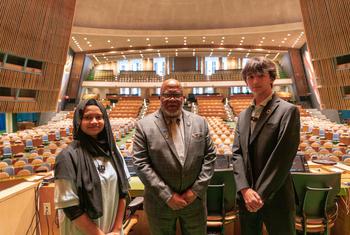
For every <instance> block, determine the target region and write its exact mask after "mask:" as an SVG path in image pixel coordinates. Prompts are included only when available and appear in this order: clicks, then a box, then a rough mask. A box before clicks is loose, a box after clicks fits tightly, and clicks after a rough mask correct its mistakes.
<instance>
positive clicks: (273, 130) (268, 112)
mask: <svg viewBox="0 0 350 235" xmlns="http://www.w3.org/2000/svg"><path fill="white" fill-rule="evenodd" d="M252 110H253V108H252V107H249V108H248V109H246V110H245V111H243V112H242V113H241V114H240V116H239V119H238V124H237V127H236V133H235V140H234V144H233V165H234V176H235V180H236V184H237V192H239V191H240V190H241V189H243V188H246V187H250V188H253V189H254V190H255V191H257V192H258V193H259V195H260V196H261V197H262V199H263V201H264V202H265V204H266V202H269V201H270V202H271V203H281V206H282V207H285V208H286V209H287V208H288V209H293V207H294V192H293V185H292V181H291V177H290V173H289V170H290V168H291V166H292V163H293V159H294V157H295V155H296V152H297V149H298V145H299V139H300V117H299V111H298V108H297V107H296V106H295V105H293V104H290V103H288V102H286V101H284V100H282V99H280V98H278V97H277V96H276V95H273V97H272V100H271V101H270V102H269V103H268V104H267V105H266V106H265V108H264V110H263V112H262V113H261V116H260V118H259V120H258V122H257V123H256V126H255V128H254V131H253V133H252V134H251V135H250V126H251V125H250V117H251V113H252ZM278 194H279V195H278ZM277 198H278V200H280V199H281V198H282V200H280V202H277ZM274 199H275V200H274ZM272 201H274V202H272Z"/></svg>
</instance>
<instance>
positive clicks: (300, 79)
mask: <svg viewBox="0 0 350 235" xmlns="http://www.w3.org/2000/svg"><path fill="white" fill-rule="evenodd" d="M288 52H289V56H290V60H291V64H292V68H293V74H294V83H295V86H296V89H297V91H298V95H299V96H307V95H308V93H309V89H308V85H307V81H306V76H305V71H304V67H303V62H302V59H301V55H300V51H299V50H298V49H290V50H289V51H288Z"/></svg>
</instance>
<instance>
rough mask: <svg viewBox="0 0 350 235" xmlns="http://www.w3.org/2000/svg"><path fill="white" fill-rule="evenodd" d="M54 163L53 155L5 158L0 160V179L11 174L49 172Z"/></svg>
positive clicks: (21, 174) (25, 174)
mask: <svg viewBox="0 0 350 235" xmlns="http://www.w3.org/2000/svg"><path fill="white" fill-rule="evenodd" d="M54 164H55V156H50V157H45V156H36V157H33V158H27V157H19V158H6V159H2V160H1V161H0V179H4V178H9V177H11V176H28V175H32V174H35V173H39V172H49V171H51V170H52V169H53V167H54Z"/></svg>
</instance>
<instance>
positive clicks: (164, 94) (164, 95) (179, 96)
mask: <svg viewBox="0 0 350 235" xmlns="http://www.w3.org/2000/svg"><path fill="white" fill-rule="evenodd" d="M161 96H163V97H164V98H166V99H170V98H175V99H178V98H181V97H182V93H163V94H161Z"/></svg>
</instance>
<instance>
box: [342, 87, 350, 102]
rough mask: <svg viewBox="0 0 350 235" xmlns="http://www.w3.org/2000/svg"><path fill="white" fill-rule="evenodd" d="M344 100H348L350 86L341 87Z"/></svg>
mask: <svg viewBox="0 0 350 235" xmlns="http://www.w3.org/2000/svg"><path fill="white" fill-rule="evenodd" d="M343 94H344V98H346V99H350V86H343Z"/></svg>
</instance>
